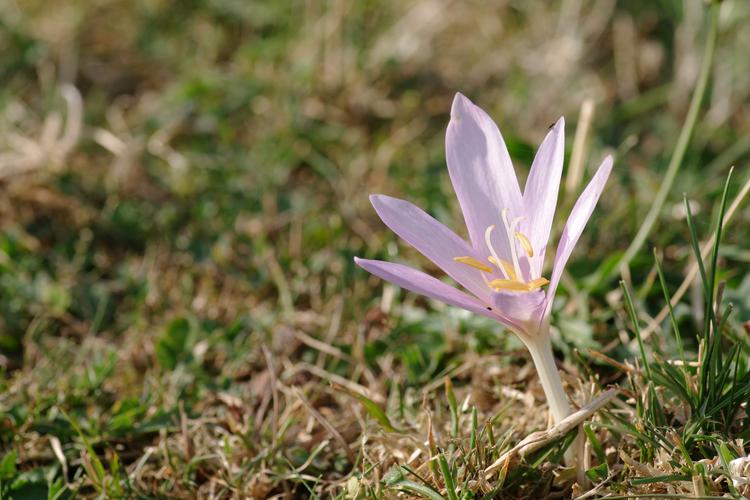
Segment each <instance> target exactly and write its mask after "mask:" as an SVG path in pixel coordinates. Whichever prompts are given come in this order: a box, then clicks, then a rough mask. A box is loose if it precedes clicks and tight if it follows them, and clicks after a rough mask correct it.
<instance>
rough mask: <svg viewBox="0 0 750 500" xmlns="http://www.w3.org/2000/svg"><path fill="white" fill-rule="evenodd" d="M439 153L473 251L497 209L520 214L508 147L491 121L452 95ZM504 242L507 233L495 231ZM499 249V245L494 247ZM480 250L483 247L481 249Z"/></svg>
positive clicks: (495, 219)
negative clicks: (449, 114)
mask: <svg viewBox="0 0 750 500" xmlns="http://www.w3.org/2000/svg"><path fill="white" fill-rule="evenodd" d="M445 156H446V160H447V163H448V172H449V174H450V178H451V182H452V183H453V188H454V189H455V190H456V195H457V196H458V202H459V203H460V204H461V210H462V211H463V214H464V220H465V221H466V227H467V228H468V230H469V237H470V238H471V242H472V244H473V246H474V249H475V250H479V249H480V248H484V247H485V243H484V230H485V229H486V228H487V227H488V226H490V225H492V224H498V223H499V221H500V211H501V210H502V209H503V208H508V209H510V213H511V215H512V217H518V216H519V215H521V211H522V209H523V202H522V199H521V190H520V189H519V188H518V180H517V179H516V173H515V171H514V170H513V164H512V163H511V161H510V155H509V154H508V148H506V147H505V142H504V141H503V137H502V135H500V131H499V130H498V128H497V125H495V123H494V122H493V121H492V119H491V118H490V117H489V116H488V115H487V113H485V112H484V111H482V110H481V109H480V108H479V107H478V106H475V105H474V103H472V102H471V101H470V100H469V99H467V98H466V97H464V96H463V95H461V94H456V97H455V98H454V99H453V106H452V108H451V121H450V123H449V124H448V130H447V132H446V134H445ZM497 233H498V235H501V238H502V240H503V241H504V242H505V243H504V244H499V246H500V247H501V248H504V247H506V246H507V237H506V236H505V235H504V233H503V232H500V231H498V232H497ZM498 250H500V248H498ZM483 252H484V251H483Z"/></svg>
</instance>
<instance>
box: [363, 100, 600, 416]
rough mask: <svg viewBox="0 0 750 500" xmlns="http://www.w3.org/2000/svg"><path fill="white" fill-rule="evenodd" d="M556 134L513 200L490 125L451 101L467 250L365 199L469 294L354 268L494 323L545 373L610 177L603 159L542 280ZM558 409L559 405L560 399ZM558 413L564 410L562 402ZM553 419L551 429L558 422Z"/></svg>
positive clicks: (402, 270) (387, 268) (382, 268)
mask: <svg viewBox="0 0 750 500" xmlns="http://www.w3.org/2000/svg"><path fill="white" fill-rule="evenodd" d="M564 126H565V122H564V120H563V118H560V120H558V122H557V123H555V125H554V126H553V127H552V128H551V129H550V131H549V132H548V133H547V136H546V137H545V139H544V141H543V142H542V145H541V146H540V147H539V150H538V151H537V154H536V157H535V158H534V162H533V164H532V165H531V171H530V173H529V177H528V180H527V182H526V187H525V189H524V191H523V193H521V190H520V188H519V185H518V180H517V178H516V174H515V171H514V170H513V165H512V163H511V160H510V155H509V154H508V150H507V148H506V146H505V143H504V142H503V137H502V135H500V131H499V130H498V128H497V126H496V125H495V123H494V122H493V121H492V119H491V118H490V117H489V116H488V115H487V114H486V113H485V112H484V111H483V110H482V109H480V108H479V107H477V106H476V105H474V104H473V103H472V102H471V101H470V100H469V99H467V98H466V97H464V96H463V95H461V94H456V97H455V98H454V100H453V106H452V108H451V120H450V123H449V124H448V131H447V133H446V139H445V149H446V157H447V161H448V172H449V174H450V178H451V182H452V183H453V187H454V189H455V191H456V194H457V196H458V201H459V203H460V204H461V210H462V211H463V215H464V220H465V222H466V226H467V228H468V232H469V238H470V241H469V242H467V241H465V240H464V239H463V238H461V237H459V236H458V235H456V234H455V233H454V232H453V231H451V230H450V229H448V228H447V227H445V226H444V225H443V224H441V223H440V222H438V221H437V220H435V219H434V218H432V217H431V216H430V215H428V214H427V213H426V212H424V211H423V210H421V209H420V208H418V207H416V206H415V205H413V204H411V203H409V202H408V201H404V200H399V199H397V198H391V197H390V196H385V195H372V196H371V197H370V201H371V202H372V204H373V206H374V207H375V210H376V211H377V213H378V215H379V216H380V218H381V219H382V220H383V222H384V223H385V224H386V225H387V226H388V227H389V228H391V229H392V230H393V231H394V232H395V233H396V234H398V235H399V236H400V237H401V238H403V239H404V240H405V241H406V242H407V243H409V244H410V245H412V246H413V247H414V248H416V249H417V250H419V251H420V252H421V253H422V254H423V255H424V256H425V257H427V258H428V259H430V260H431V261H432V262H434V263H435V264H436V265H437V266H438V267H440V268H441V269H442V270H443V271H445V273H446V274H448V276H450V277H451V278H453V279H454V280H455V281H456V282H458V283H459V284H460V285H461V286H462V287H463V288H465V289H466V290H467V291H468V292H469V293H466V292H464V291H461V290H459V289H457V288H454V287H452V286H450V285H448V284H446V283H444V282H442V281H440V280H438V279H436V278H434V277H432V276H430V275H428V274H425V273H423V272H421V271H418V270H416V269H413V268H411V267H408V266H405V265H402V264H396V263H392V262H384V261H378V260H367V259H360V258H355V262H356V263H357V264H358V265H359V266H361V267H363V268H364V269H366V270H367V271H369V272H371V273H372V274H374V275H376V276H379V277H380V278H383V279H384V280H387V281H390V282H392V283H395V284H396V285H399V286H401V287H403V288H406V289H408V290H411V291H413V292H416V293H419V294H422V295H425V296H427V297H431V298H433V299H437V300H440V301H442V302H445V303H447V304H451V305H454V306H458V307H461V308H463V309H467V310H469V311H472V312H475V313H477V314H481V315H483V316H487V317H489V318H492V319H494V320H497V321H498V322H499V323H501V324H503V325H505V326H506V327H508V328H509V329H510V330H512V331H513V332H515V333H516V334H517V335H518V336H519V337H520V338H521V339H522V340H523V341H524V343H525V344H526V345H527V346H529V349H530V351H531V353H532V356H534V358H535V359H534V360H535V362H537V368H539V363H540V362H542V361H541V358H542V357H544V358H546V361H544V362H546V363H547V364H549V362H550V360H552V363H553V364H554V360H553V358H552V357H551V348H550V347H549V333H548V330H549V328H548V327H549V314H550V310H551V306H552V300H553V299H554V296H555V291H556V290H557V286H558V284H559V282H560V277H561V275H562V272H563V268H564V267H565V264H566V263H567V261H568V258H569V257H570V254H571V252H572V251H573V248H574V247H575V244H576V242H577V241H578V238H579V237H580V236H581V233H582V232H583V228H584V226H585V225H586V222H587V221H588V219H589V217H591V213H592V211H593V210H594V206H595V205H596V203H597V201H598V200H599V196H600V195H601V193H602V190H603V188H604V184H605V182H606V181H607V177H608V176H609V173H610V171H611V170H612V158H611V157H609V156H608V157H607V158H605V159H604V161H603V162H602V164H601V166H600V167H599V169H598V170H597V172H596V174H595V175H594V177H593V178H592V179H591V181H590V183H589V185H588V186H587V187H586V189H585V190H584V191H583V193H582V194H581V196H580V197H579V199H578V201H577V202H576V204H575V206H574V207H573V210H572V211H571V214H570V216H569V217H568V221H567V224H566V225H565V229H564V230H563V233H562V236H561V238H560V241H559V243H558V247H557V253H556V255H555V259H554V265H553V268H552V274H551V275H550V277H549V280H548V279H547V278H545V277H544V276H543V275H542V270H543V264H544V258H545V254H546V251H547V244H548V243H549V237H550V231H551V229H552V221H553V218H554V215H555V207H556V205H557V193H558V189H559V187H560V177H561V175H562V169H563V156H564V135H565V132H564ZM535 351H536V352H535ZM542 351H545V352H543V353H542ZM537 358H539V359H537ZM541 372H542V370H540V375H541V376H542V378H543V380H542V382H543V383H544V382H545V381H544V376H545V375H544V374H543V373H541ZM557 378H558V381H556V382H555V381H553V382H550V383H554V385H558V384H559V375H557ZM546 388H547V387H545V389H546ZM560 389H561V386H560ZM549 397H550V395H549V394H548V399H549ZM558 397H559V394H558ZM562 397H563V398H565V396H564V393H563V395H562ZM564 401H565V406H567V399H564ZM550 404H551V408H552V410H553V412H554V413H559V414H561V415H562V414H563V413H566V411H567V410H566V409H565V408H557V409H555V408H554V406H555V404H554V403H553V402H552V401H550ZM557 406H558V407H559V406H562V401H559V404H558V405H557ZM555 416H556V420H559V418H557V417H558V416H559V415H555ZM562 416H564V415H562Z"/></svg>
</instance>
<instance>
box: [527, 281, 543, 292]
mask: <svg viewBox="0 0 750 500" xmlns="http://www.w3.org/2000/svg"><path fill="white" fill-rule="evenodd" d="M526 284H527V285H528V286H529V290H530V291H533V290H536V289H537V288H541V287H543V286H545V285H549V280H548V279H547V278H537V279H535V280H531V281H529V282H528V283H526Z"/></svg>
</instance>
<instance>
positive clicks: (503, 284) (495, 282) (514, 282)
mask: <svg viewBox="0 0 750 500" xmlns="http://www.w3.org/2000/svg"><path fill="white" fill-rule="evenodd" d="M500 216H501V219H502V222H503V228H504V229H505V233H506V235H507V236H508V246H509V247H510V258H511V262H508V261H507V260H505V259H501V258H500V256H499V255H498V253H497V251H496V250H495V247H494V246H493V245H492V231H494V230H495V225H494V224H493V225H491V226H488V227H487V229H486V230H485V231H484V241H485V243H486V244H487V249H488V250H489V252H490V256H489V257H488V258H487V260H488V261H489V263H490V264H492V265H494V267H492V266H490V265H487V264H485V263H484V262H482V261H480V260H477V259H475V258H474V257H469V256H461V257H454V258H453V260H454V261H456V262H460V263H461V264H465V265H467V266H469V267H473V268H474V269H478V270H479V271H482V273H486V274H493V273H494V272H495V270H496V269H497V270H498V271H500V275H501V276H503V277H502V278H498V279H492V280H491V279H489V278H488V277H487V276H486V275H485V274H482V278H483V279H484V281H485V283H487V286H489V287H490V288H492V289H493V290H495V291H496V292H499V291H502V290H507V291H510V292H533V291H534V290H538V289H539V288H541V287H543V286H544V285H546V284H548V283H549V280H548V279H547V278H542V277H541V276H540V277H538V278H534V279H531V280H529V281H524V279H523V273H522V272H521V265H520V263H519V260H518V248H517V246H516V242H518V244H520V245H521V248H522V249H523V251H524V252H525V253H526V256H527V257H529V258H531V257H533V256H534V249H533V248H532V246H531V242H530V241H529V239H528V238H527V237H526V236H525V235H524V234H523V233H521V232H520V231H517V230H516V228H517V227H518V223H519V222H521V220H522V217H517V218H515V219H513V220H509V219H508V209H507V208H505V209H503V211H502V212H501V214H500Z"/></svg>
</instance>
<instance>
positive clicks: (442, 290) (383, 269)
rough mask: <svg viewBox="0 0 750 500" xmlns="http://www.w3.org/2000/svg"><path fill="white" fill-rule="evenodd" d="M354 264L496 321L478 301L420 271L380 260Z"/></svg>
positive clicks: (383, 277) (376, 274) (357, 259)
mask: <svg viewBox="0 0 750 500" xmlns="http://www.w3.org/2000/svg"><path fill="white" fill-rule="evenodd" d="M354 262H355V263H356V264H357V265H358V266H359V267H361V268H362V269H364V270H366V271H368V272H370V273H372V274H374V275H375V276H377V277H379V278H382V279H384V280H386V281H389V282H391V283H393V284H395V285H398V286H400V287H401V288H406V289H407V290H411V291H412V292H415V293H418V294H420V295H424V296H426V297H430V298H433V299H435V300H439V301H440V302H445V303H446V304H450V305H452V306H456V307H460V308H462V309H466V310H467V311H471V312H474V313H477V314H481V315H482V316H487V317H488V318H492V319H495V320H497V319H498V318H497V316H495V315H494V314H493V313H492V312H490V311H489V310H488V309H487V307H488V306H485V305H484V304H483V303H482V302H480V301H479V300H477V299H475V298H474V297H472V296H470V295H468V294H465V293H464V292H462V291H460V290H457V289H455V288H453V287H452V286H450V285H448V284H446V283H443V282H442V281H440V280H438V279H436V278H433V277H432V276H430V275H429V274H425V273H423V272H422V271H417V270H416V269H413V268H411V267H409V266H404V265H402V264H395V263H393V262H384V261H382V260H368V259H360V258H359V257H355V258H354Z"/></svg>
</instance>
